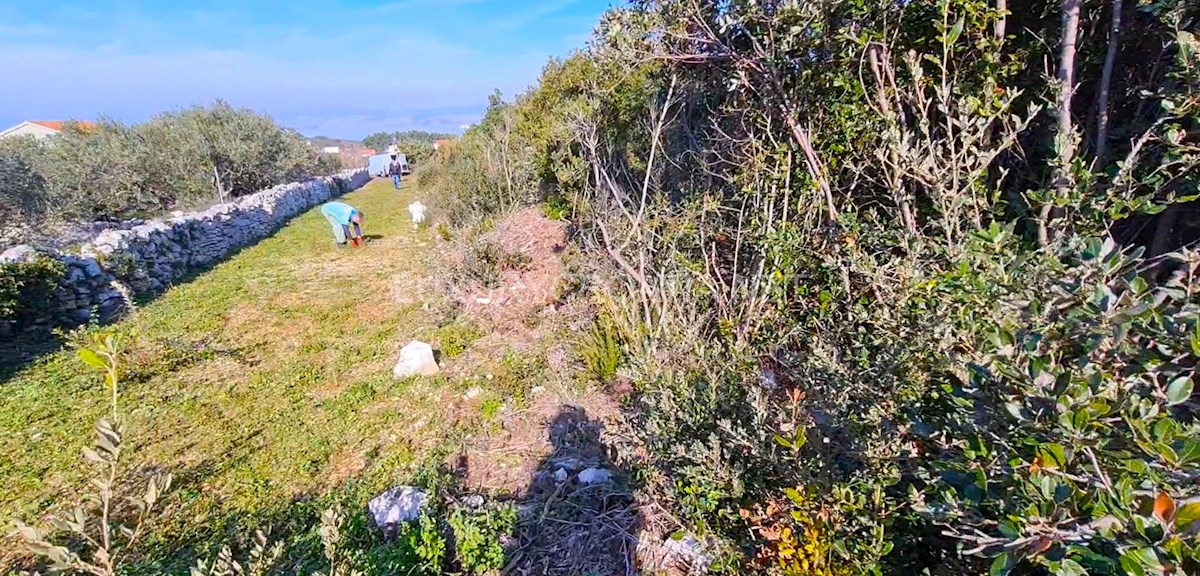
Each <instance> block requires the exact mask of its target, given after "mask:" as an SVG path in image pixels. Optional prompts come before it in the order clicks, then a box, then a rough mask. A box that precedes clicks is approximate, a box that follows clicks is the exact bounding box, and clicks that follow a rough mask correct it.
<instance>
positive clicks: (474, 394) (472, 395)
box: [463, 386, 483, 400]
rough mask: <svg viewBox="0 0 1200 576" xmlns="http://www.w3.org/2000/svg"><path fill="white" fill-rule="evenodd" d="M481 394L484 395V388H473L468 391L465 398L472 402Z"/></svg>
mask: <svg viewBox="0 0 1200 576" xmlns="http://www.w3.org/2000/svg"><path fill="white" fill-rule="evenodd" d="M480 394H483V388H480V387H478V386H472V387H471V389H470V390H467V393H466V394H464V395H463V396H464V397H465V398H466V399H467V400H471V399H472V398H477V397H479V395H480Z"/></svg>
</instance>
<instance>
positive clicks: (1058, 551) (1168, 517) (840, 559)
mask: <svg viewBox="0 0 1200 576" xmlns="http://www.w3.org/2000/svg"><path fill="white" fill-rule="evenodd" d="M1197 16H1198V14H1197V10H1196V6H1195V5H1194V4H1189V3H1185V2H1179V1H1174V0H1162V1H1152V2H1137V3H1131V2H1119V1H1114V2H1101V1H1098V0H1097V1H1093V0H1066V1H1064V2H1045V1H1040V0H1017V1H1013V0H1010V1H1008V2H997V3H995V4H992V3H983V2H977V1H974V0H940V1H934V0H920V1H914V2H905V3H901V4H896V3H894V2H874V1H866V2H863V1H860V0H819V1H805V2H797V1H794V0H778V1H765V2H764V1H761V0H755V1H750V0H744V1H743V0H732V1H729V2H696V1H692V0H644V1H639V2H633V3H630V4H629V5H628V6H626V7H623V8H617V9H613V10H611V11H609V12H608V13H607V14H605V16H604V17H603V18H602V20H601V22H600V24H599V26H598V28H597V31H596V34H595V36H594V38H593V40H592V42H591V43H590V45H589V48H588V49H587V50H586V51H583V52H580V53H577V54H574V55H572V56H571V57H569V58H567V59H565V60H562V61H554V62H551V63H550V64H549V65H548V66H547V67H546V69H545V70H544V71H543V74H542V78H541V81H540V83H539V84H538V85H536V86H535V87H533V88H531V89H530V90H529V91H527V92H525V93H523V94H519V95H517V96H516V97H515V98H513V99H512V100H510V101H505V100H503V99H502V98H500V97H499V96H498V95H496V96H494V97H493V98H492V101H491V105H490V107H489V108H488V110H487V113H486V115H485V118H484V119H483V121H482V122H480V123H479V124H478V125H477V126H475V127H473V128H472V129H471V130H469V131H468V132H467V133H466V134H465V135H464V137H463V138H462V139H461V141H460V142H458V143H457V145H456V146H455V147H454V149H453V150H452V151H451V153H448V154H443V155H440V156H439V159H438V162H437V163H435V164H434V165H432V166H429V167H427V168H426V169H425V170H424V171H423V173H422V174H421V180H422V185H423V186H428V187H429V189H431V190H433V191H435V193H436V196H437V198H436V204H437V207H438V208H439V209H440V210H441V211H442V213H443V214H444V215H445V216H446V217H447V220H448V221H449V222H450V223H451V224H455V225H459V226H468V227H469V226H472V225H474V224H475V223H477V222H481V221H485V220H486V218H487V217H488V215H489V214H491V213H494V212H496V211H500V210H505V209H507V208H510V207H513V206H515V205H519V204H523V203H528V202H534V201H545V202H546V203H547V204H548V205H549V206H552V207H553V209H554V211H555V213H558V214H561V215H564V216H567V217H570V218H572V219H573V220H574V222H575V224H576V227H577V229H578V238H579V239H580V240H581V242H583V243H584V244H585V246H586V247H587V248H588V249H589V250H590V251H591V252H592V254H594V255H595V256H596V258H594V259H591V264H592V270H591V279H590V284H589V286H590V289H591V290H593V292H594V294H593V296H594V298H595V300H596V302H598V303H599V306H600V309H601V316H602V322H600V323H599V324H598V326H597V328H596V330H598V331H603V332H606V333H607V334H602V335H601V336H598V337H593V338H590V339H589V342H591V343H590V344H589V343H584V344H582V345H583V346H584V350H583V357H584V358H595V357H600V356H605V357H617V358H620V359H621V365H620V366H619V367H618V368H617V369H616V370H615V374H616V377H618V378H628V379H630V380H632V381H633V382H634V383H635V387H636V389H637V394H635V395H633V396H631V398H630V400H629V403H630V406H629V408H630V409H631V413H632V414H633V416H632V417H631V421H630V422H629V429H628V430H627V431H626V432H627V435H628V437H631V438H633V439H634V441H633V442H632V443H631V445H629V446H623V447H621V448H622V454H623V455H624V458H625V459H624V463H625V464H627V465H629V466H631V467H633V468H634V469H635V470H636V474H637V476H638V478H639V479H640V482H641V489H642V490H643V491H645V492H646V493H647V494H648V495H649V496H651V497H653V498H654V500H655V501H656V502H657V503H658V504H659V505H660V506H661V507H662V508H663V509H665V510H666V511H667V512H668V513H667V514H666V515H664V516H665V520H663V521H664V522H666V523H668V524H671V525H674V526H675V527H676V528H678V529H679V530H681V531H685V532H686V531H690V532H692V533H695V534H697V535H699V536H700V537H701V539H702V540H704V541H706V542H708V543H709V544H710V546H711V547H712V549H713V551H715V552H718V553H719V555H720V559H719V560H720V561H719V562H717V563H716V564H714V567H717V568H719V569H722V570H728V571H729V572H732V573H746V572H756V573H769V574H859V573H889V574H982V573H990V574H1007V573H1023V574H1024V573H1032V574H1037V573H1053V574H1136V575H1143V574H1173V573H1174V574H1183V573H1197V572H1200V546H1198V545H1197V533H1198V532H1200V521H1198V519H1200V489H1198V488H1197V487H1198V486H1200V484H1197V480H1198V479H1200V423H1198V420H1197V411H1198V410H1200V403H1197V400H1196V398H1195V396H1194V382H1195V379H1196V373H1195V367H1196V365H1197V360H1198V359H1200V318H1198V317H1197V313H1198V311H1200V299H1198V298H1197V292H1196V286H1195V282H1196V281H1195V277H1196V267H1197V265H1198V264H1200V254H1198V253H1197V252H1196V251H1195V250H1193V249H1191V248H1190V246H1191V245H1192V242H1193V241H1194V240H1195V239H1196V234H1195V231H1194V230H1192V229H1191V228H1190V227H1189V224H1187V221H1188V220H1189V219H1188V217H1187V215H1189V214H1190V213H1191V210H1193V207H1192V204H1191V201H1192V200H1193V199H1194V198H1195V197H1196V195H1197V194H1198V193H1200V190H1198V179H1197V177H1196V175H1197V167H1198V166H1200V42H1198V41H1197V38H1196V26H1197ZM614 340H615V341H616V342H618V343H619V346H620V348H621V350H620V352H619V353H611V352H610V351H607V350H604V349H602V348H601V347H609V346H611V344H608V343H610V342H612V341H614ZM597 372H598V373H600V374H604V373H612V372H614V371H612V370H609V369H605V370H603V371H599V370H598V371H597Z"/></svg>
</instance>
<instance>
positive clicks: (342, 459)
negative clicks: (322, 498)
mask: <svg viewBox="0 0 1200 576" xmlns="http://www.w3.org/2000/svg"><path fill="white" fill-rule="evenodd" d="M366 467H367V457H366V455H364V454H363V453H362V450H359V449H358V447H357V446H347V447H345V448H343V449H341V450H339V451H338V452H337V453H336V454H334V455H333V456H332V457H331V458H330V459H329V465H328V466H326V467H325V471H324V473H323V476H324V477H325V480H324V485H325V489H327V490H328V489H332V488H335V487H337V486H339V485H341V483H342V482H345V481H346V480H349V479H351V478H354V477H355V476H358V475H359V473H361V472H362V471H363V470H365V469H366Z"/></svg>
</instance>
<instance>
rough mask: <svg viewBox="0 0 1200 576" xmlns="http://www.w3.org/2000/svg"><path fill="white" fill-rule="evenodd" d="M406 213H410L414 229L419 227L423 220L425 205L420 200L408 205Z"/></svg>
mask: <svg viewBox="0 0 1200 576" xmlns="http://www.w3.org/2000/svg"><path fill="white" fill-rule="evenodd" d="M408 213H409V214H411V215H412V221H413V229H414V230H415V229H417V228H419V227H420V226H421V223H422V222H424V221H425V205H424V204H422V203H421V201H420V200H417V201H416V202H413V203H412V204H409V205H408Z"/></svg>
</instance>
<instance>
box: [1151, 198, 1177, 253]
mask: <svg viewBox="0 0 1200 576" xmlns="http://www.w3.org/2000/svg"><path fill="white" fill-rule="evenodd" d="M1178 221H1179V205H1178V204H1171V205H1170V206H1167V209H1166V210H1163V211H1162V214H1159V215H1158V222H1156V223H1155V226H1154V241H1153V242H1151V243H1150V257H1151V258H1153V257H1155V256H1162V255H1163V254H1166V253H1167V252H1169V251H1170V250H1171V248H1173V247H1174V246H1172V243H1171V239H1172V238H1174V236H1175V235H1174V234H1173V232H1174V231H1175V223H1176V222H1178Z"/></svg>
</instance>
